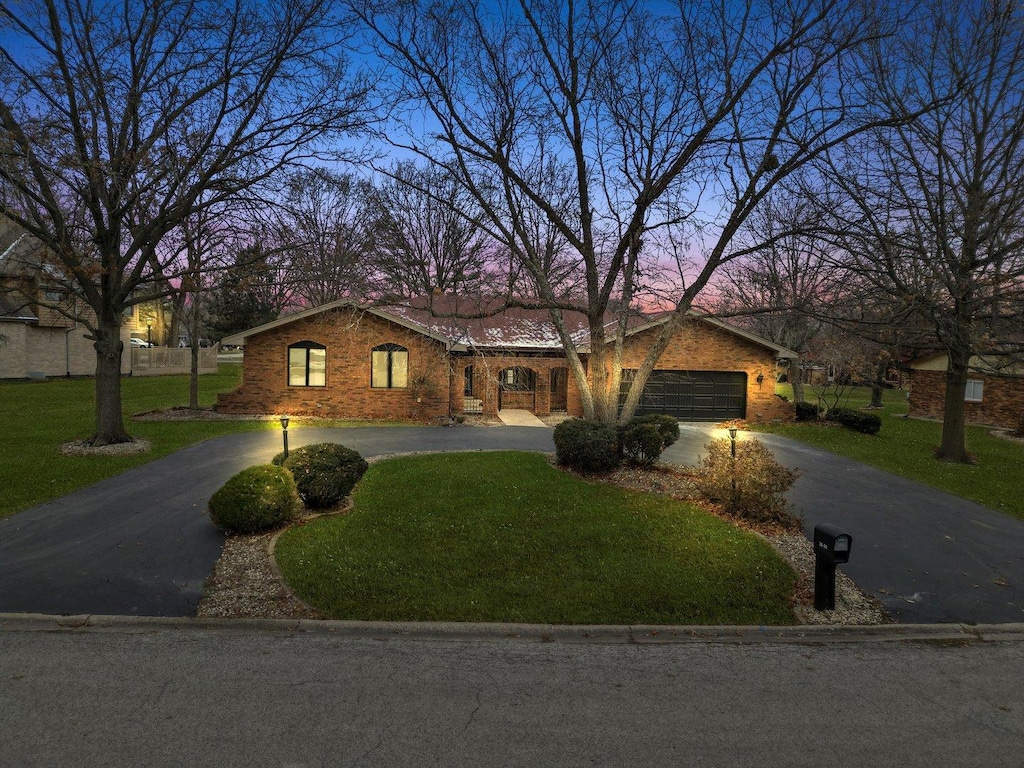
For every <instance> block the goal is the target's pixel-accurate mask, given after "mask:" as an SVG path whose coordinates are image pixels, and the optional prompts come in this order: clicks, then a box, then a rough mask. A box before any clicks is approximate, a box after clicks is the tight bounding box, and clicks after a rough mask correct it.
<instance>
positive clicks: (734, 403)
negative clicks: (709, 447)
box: [620, 370, 747, 421]
mask: <svg viewBox="0 0 1024 768" xmlns="http://www.w3.org/2000/svg"><path fill="white" fill-rule="evenodd" d="M635 375H636V371H634V370H624V371H623V372H622V388H621V390H620V399H621V400H625V397H626V393H627V392H628V391H629V385H630V384H631V383H632V381H633V377H634V376H635ZM746 412H747V374H746V373H743V372H736V371H653V372H652V373H651V376H650V378H649V379H648V380H647V385H646V386H645V387H644V391H643V394H642V395H641V396H640V405H639V406H638V407H637V410H636V415H637V416H644V415H646V414H649V413H664V414H667V415H669V416H674V417H676V418H677V419H679V420H680V421H725V420H727V419H742V418H744V417H745V416H746Z"/></svg>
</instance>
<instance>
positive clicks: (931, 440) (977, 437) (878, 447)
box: [753, 386, 1024, 519]
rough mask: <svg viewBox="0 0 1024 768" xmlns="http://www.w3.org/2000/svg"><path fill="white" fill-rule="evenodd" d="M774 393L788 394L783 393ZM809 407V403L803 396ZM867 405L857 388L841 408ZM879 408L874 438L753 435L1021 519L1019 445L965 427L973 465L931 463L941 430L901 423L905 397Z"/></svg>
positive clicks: (776, 429) (806, 426)
mask: <svg viewBox="0 0 1024 768" xmlns="http://www.w3.org/2000/svg"><path fill="white" fill-rule="evenodd" d="M779 392H780V393H781V394H784V395H786V396H790V395H791V394H792V390H790V389H789V388H788V387H787V388H785V389H783V388H782V387H781V386H780V388H779ZM806 399H807V401H808V402H814V399H813V393H812V392H811V391H810V390H808V392H807V394H806ZM869 401H870V391H869V390H867V389H866V388H856V389H853V390H852V391H851V394H850V396H849V397H848V398H847V399H846V401H845V402H843V403H840V404H841V405H847V406H848V407H851V408H860V407H863V406H865V405H867V404H868V402H869ZM883 403H884V408H883V409H882V410H881V411H876V413H878V414H879V416H880V417H881V419H882V431H881V432H880V433H879V434H878V435H862V434H860V433H858V432H853V431H852V430H848V429H844V428H842V427H839V426H834V425H825V424H810V423H800V424H782V425H758V426H756V427H753V428H754V429H757V430H760V431H765V432H773V433H775V434H779V435H785V436H786V437H791V438H794V439H796V440H801V441H803V442H805V443H810V444H811V445H815V446H817V447H819V448H824V449H826V450H829V451H833V452H834V453H839V454H842V455H843V456H849V457H850V458H852V459H857V460H858V461H863V462H864V463H865V464H871V465H872V466H875V467H879V468H881V469H885V470H888V471H890V472H893V473H895V474H897V475H901V476H903V477H907V478H910V479H912V480H917V481H919V482H922V483H926V484H928V485H932V486H935V487H936V488H941V489H942V490H944V491H948V492H949V493H953V494H956V495H957V496H961V497H963V498H966V499H971V500H973V501H977V502H979V503H981V504H984V505H986V506H988V507H991V508H992V509H998V510H1001V511H1003V512H1007V513H1008V514H1011V515H1013V516H1014V517H1018V518H1021V519H1024V483H1022V481H1021V475H1022V472H1021V467H1024V445H1021V444H1020V443H1014V442H1012V441H1009V440H1005V439H1002V438H998V437H993V436H992V435H990V434H988V430H987V429H985V428H984V427H968V429H967V449H968V450H969V451H970V452H971V453H972V454H974V456H975V458H976V459H977V463H975V464H972V465H965V464H949V463H947V462H941V461H936V459H935V458H934V455H933V450H934V448H936V447H937V446H938V444H939V440H940V435H941V431H942V425H941V424H939V423H937V422H932V421H923V420H920V419H907V418H902V416H904V415H905V414H906V412H907V403H906V393H905V392H902V391H900V390H886V392H885V397H884V399H883Z"/></svg>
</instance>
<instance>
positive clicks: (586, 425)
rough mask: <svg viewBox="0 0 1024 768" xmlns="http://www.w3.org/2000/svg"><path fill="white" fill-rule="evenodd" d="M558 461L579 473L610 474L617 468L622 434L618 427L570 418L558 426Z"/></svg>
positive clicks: (556, 442)
mask: <svg viewBox="0 0 1024 768" xmlns="http://www.w3.org/2000/svg"><path fill="white" fill-rule="evenodd" d="M554 440H555V461H557V462H558V463H559V464H561V465H562V466H566V467H569V468H570V469H575V470H577V471H579V472H607V471H608V470H610V469H615V467H617V466H618V464H619V461H620V457H619V435H618V432H617V430H616V429H615V427H613V426H611V425H609V424H601V423H599V422H596V421H587V420H585V419H569V420H567V421H563V422H562V423H561V424H559V425H558V426H557V427H555V434H554Z"/></svg>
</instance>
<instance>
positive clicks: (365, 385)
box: [217, 296, 795, 421]
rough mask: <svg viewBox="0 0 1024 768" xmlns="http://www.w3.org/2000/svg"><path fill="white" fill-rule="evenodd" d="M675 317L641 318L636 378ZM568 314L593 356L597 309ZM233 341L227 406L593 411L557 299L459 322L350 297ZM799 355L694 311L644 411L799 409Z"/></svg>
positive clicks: (633, 348) (445, 302) (441, 413)
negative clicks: (784, 383) (779, 382)
mask: <svg viewBox="0 0 1024 768" xmlns="http://www.w3.org/2000/svg"><path fill="white" fill-rule="evenodd" d="M457 300H458V299H456V298H455V297H450V296H446V297H443V298H440V299H439V298H438V297H434V299H433V300H432V304H433V310H434V311H435V312H438V313H441V314H443V313H444V310H445V309H446V308H450V307H451V305H452V302H453V301H457ZM462 301H463V302H465V300H462ZM462 309H463V312H465V307H463V308H462ZM665 319H666V318H662V319H651V320H645V319H642V318H638V319H637V320H636V321H634V322H633V324H632V327H631V329H630V330H629V332H628V336H627V339H626V343H625V348H624V351H623V368H624V371H623V373H624V377H625V378H626V380H627V382H628V380H629V377H630V376H632V375H633V373H634V372H635V371H636V369H637V368H638V367H639V365H640V363H641V361H642V359H643V356H644V354H645V353H646V351H647V350H648V349H649V345H650V344H651V342H652V341H653V340H654V338H655V336H656V334H657V332H658V330H659V327H660V325H662V323H664V322H665ZM566 323H567V326H568V329H569V331H570V332H571V333H572V334H573V335H574V336H575V338H576V339H577V341H578V343H579V345H580V349H581V350H582V351H583V354H582V358H583V361H584V364H586V363H587V355H586V349H587V346H586V342H587V337H588V333H587V327H586V323H585V321H584V318H583V317H582V316H581V315H576V316H572V315H567V317H566ZM222 343H224V344H226V345H244V346H245V355H244V358H243V380H242V385H241V386H240V387H239V388H238V389H236V390H235V391H234V392H230V393H227V394H222V395H220V396H219V397H218V402H217V409H218V410H219V411H222V412H225V413H287V414H293V415H300V414H305V415H322V416H334V417H347V418H367V419H387V418H399V419H414V420H419V421H432V420H438V419H444V418H447V417H449V416H452V415H458V414H463V413H483V414H487V415H494V414H496V413H497V412H498V411H499V410H500V409H504V408H525V409H527V410H529V411H532V412H533V413H535V414H537V415H538V416H545V415H548V414H550V413H552V412H566V413H569V414H571V415H582V413H583V408H582V405H581V401H580V395H579V392H578V390H577V388H576V387H575V385H574V384H573V380H572V376H571V374H570V372H569V369H568V367H567V361H566V359H565V352H564V350H563V348H562V345H561V342H560V340H559V338H558V335H557V334H556V332H555V329H554V327H553V325H552V322H551V320H550V317H549V315H548V313H547V312H546V311H544V310H524V309H508V310H505V311H503V312H499V313H497V314H495V315H493V316H490V317H485V318H482V319H474V320H458V319H453V318H445V317H437V316H434V315H432V314H431V312H430V311H428V310H427V309H426V307H425V303H424V302H423V301H420V302H417V303H414V304H411V305H408V306H388V307H361V306H358V305H355V304H353V303H352V302H349V301H344V300H343V301H336V302H333V303H330V304H326V305H324V306H321V307H317V308H314V309H309V310H305V311H303V312H299V313H296V314H293V315H290V316H287V317H283V318H281V319H279V320H275V321H273V322H270V323H266V324H264V325H261V326H259V327H257V328H253V329H251V330H248V331H245V332H243V333H239V334H235V335H233V336H228V337H226V338H225V339H223V340H222ZM794 354H795V353H793V352H792V351H790V350H787V349H784V348H782V347H779V346H778V345H776V344H772V343H771V342H769V341H766V340H764V339H761V338H759V337H757V336H754V335H753V334H750V333H748V332H746V331H742V330H739V329H737V328H734V327H732V326H729V325H727V324H726V323H724V322H722V321H720V320H715V319H712V318H706V317H697V316H694V317H692V318H691V319H689V320H688V321H687V322H686V323H685V324H684V326H683V327H682V328H681V329H680V330H679V332H678V333H677V335H676V337H675V338H674V339H673V341H672V343H671V344H670V345H669V347H668V349H667V350H666V351H665V353H664V354H663V355H662V357H661V360H660V362H659V364H658V368H657V369H656V370H655V371H654V373H653V374H652V376H651V379H650V382H649V383H648V385H647V387H646V388H645V393H644V398H643V400H642V401H641V405H640V409H639V413H668V414H671V415H673V416H676V417H678V418H679V419H681V420H685V421H721V420H725V419H731V418H739V419H742V418H746V419H749V420H751V421H767V420H774V419H788V418H791V416H792V404H790V403H786V402H784V401H782V400H781V399H779V398H777V397H776V396H775V377H774V371H775V366H776V359H777V358H778V357H789V356H792V355H794ZM625 386H627V385H626V384H624V389H625Z"/></svg>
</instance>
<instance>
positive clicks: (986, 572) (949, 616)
mask: <svg viewBox="0 0 1024 768" xmlns="http://www.w3.org/2000/svg"><path fill="white" fill-rule="evenodd" d="M290 436H291V445H292V447H298V446H299V445H304V444H306V443H315V442H326V441H334V442H339V443H343V444H344V445H347V446H349V447H351V448H354V449H355V450H357V451H359V452H360V453H361V454H363V456H366V457H369V456H377V455H382V454H389V453H401V452H406V451H414V450H415V451H446V450H488V449H513V450H527V451H551V450H553V444H552V442H551V431H550V430H548V429H538V428H531V427H469V426H458V427H387V428H375V427H368V428H358V429H293V430H291V432H290ZM707 437H708V429H707V427H704V426H696V425H687V426H685V427H684V429H683V430H682V436H681V438H680V441H679V442H678V443H677V444H676V445H674V446H672V447H671V448H670V449H669V450H668V451H666V453H665V456H664V458H665V459H666V460H667V461H674V462H679V463H694V462H696V461H697V459H698V457H699V455H700V449H701V446H702V445H703V444H704V443H705V442H706V441H707ZM280 439H281V438H280V434H279V433H275V432H251V433H245V434H238V435H229V436H225V437H220V438H216V439H213V440H209V441H206V442H203V443H199V444H197V445H193V446H190V447H189V448H186V449H184V450H182V451H179V452H178V453H175V454H173V455H171V456H166V457H164V458H162V459H157V460H156V461H153V462H150V463H148V464H146V465H144V466H142V467H137V468H135V469H132V470H129V471H128V472H125V473H123V474H121V475H118V476H116V477H112V478H109V479H107V480H104V481H102V482H100V483H97V484H96V485H93V486H90V487H88V488H84V489H82V490H80V491H76V492H75V493H72V494H70V495H68V496H65V497H63V498H60V499H57V500H55V501H53V502H50V503H48V504H43V505H41V506H38V507H34V508H32V509H29V510H25V511H24V512H21V513H19V514H17V515H14V516H12V517H9V518H7V519H5V520H0V612H6V611H10V612H38V613H53V614H61V613H73V614H82V613H90V614H121V615H150V616H189V615H193V614H194V613H195V610H196V606H197V605H198V602H199V598H200V596H201V594H202V587H203V582H204V580H205V579H206V578H207V576H209V574H210V572H211V571H212V568H213V564H214V563H215V562H216V560H217V558H218V557H219V555H220V550H221V547H222V545H223V541H224V537H223V534H221V533H220V532H219V531H218V530H217V529H216V528H214V526H213V525H212V524H211V523H210V520H209V518H208V517H207V515H206V513H205V507H206V502H207V500H208V499H209V498H210V496H211V495H212V494H213V493H214V491H216V490H217V489H218V488H219V487H220V486H221V485H222V484H223V483H224V481H225V480H227V479H228V478H229V477H231V475H233V474H234V473H236V472H238V471H240V470H241V469H244V468H245V467H248V466H251V465H253V464H259V463H265V462H268V461H269V460H270V459H271V458H272V457H273V456H274V454H276V453H277V452H278V451H279V450H280ZM762 439H764V441H765V442H766V443H768V444H769V445H770V446H771V448H772V449H773V450H774V451H775V453H776V455H777V456H778V458H779V460H780V461H782V462H783V463H784V464H786V465H787V466H790V467H793V468H796V469H799V470H800V473H801V474H800V478H799V479H798V480H797V482H796V484H795V485H794V487H793V489H792V491H791V492H790V498H791V500H792V501H793V503H794V505H795V507H796V508H797V511H798V512H800V513H801V514H802V515H803V517H804V519H805V521H806V530H807V533H808V535H810V532H811V530H812V529H813V526H814V525H815V524H816V523H819V522H829V523H834V524H836V525H839V526H841V527H843V528H845V529H846V530H848V531H849V532H850V533H851V534H852V535H853V554H852V557H851V561H850V563H849V564H848V565H847V566H846V567H845V568H844V570H846V572H847V573H849V575H850V576H851V577H852V578H853V579H854V581H856V582H857V584H858V585H860V586H861V587H862V588H863V589H865V590H866V591H867V592H869V593H871V594H874V595H875V596H877V597H878V598H879V599H880V600H881V601H882V602H883V603H884V604H885V606H886V608H887V609H888V610H889V611H890V613H892V615H893V616H894V618H896V619H897V620H898V621H901V622H922V623H929V622H969V623H970V622H977V623H989V622H1009V621H1016V622H1019V621H1024V523H1022V522H1021V521H1018V520H1015V519H1013V518H1011V517H1009V516H1007V515H1003V514H1001V513H999V512H996V511H993V510H990V509H987V508H985V507H982V506H980V505H978V504H974V503H972V502H968V501H964V500H962V499H959V498H957V497H955V496H950V495H949V494H946V493H943V492H941V491H937V490H934V489H931V488H928V487H926V486H922V485H920V484H918V483H914V482H912V481H909V480H904V479H902V478H899V477H896V476H895V475H891V474H889V473H886V472H882V471H880V470H877V469H873V468H871V467H868V466H866V465H863V464H860V463H858V462H855V461H851V460H849V459H845V458H842V457H839V456H835V455H833V454H830V453H827V452H824V451H820V450H818V449H815V448H811V447H809V446H805V445H802V444H800V443H796V442H793V441H790V440H786V439H784V438H780V437H777V436H774V435H765V436H762Z"/></svg>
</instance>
